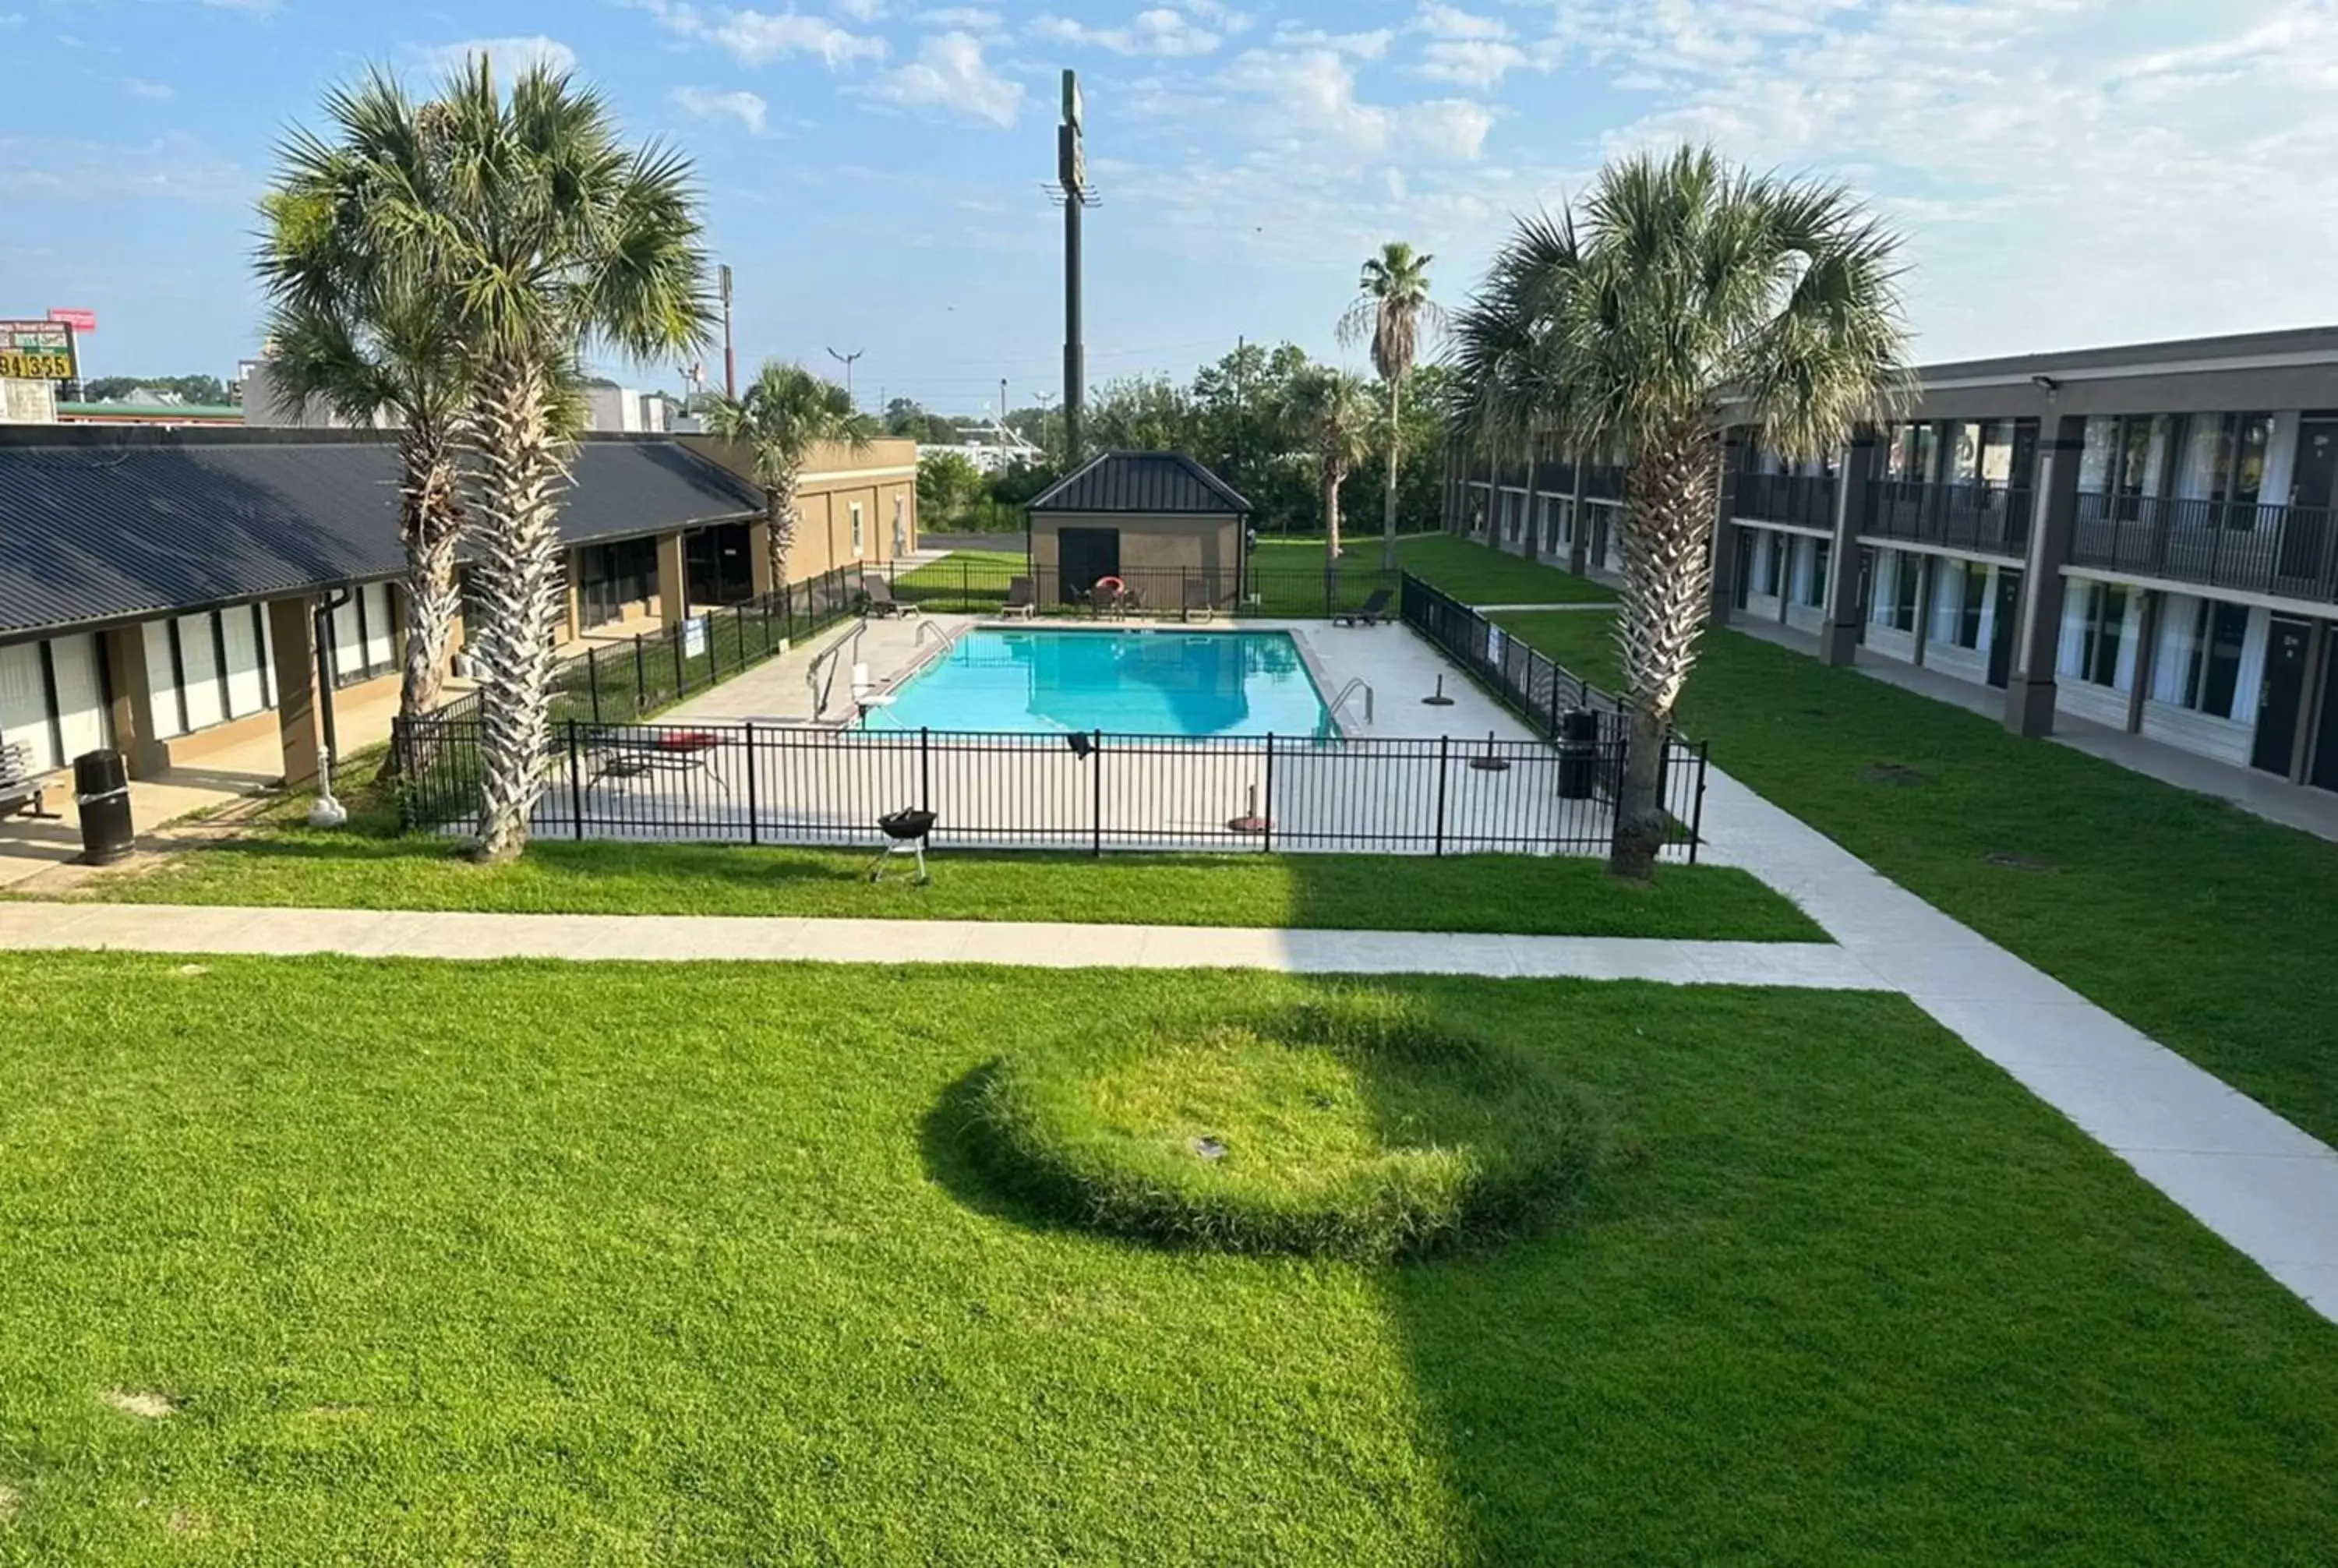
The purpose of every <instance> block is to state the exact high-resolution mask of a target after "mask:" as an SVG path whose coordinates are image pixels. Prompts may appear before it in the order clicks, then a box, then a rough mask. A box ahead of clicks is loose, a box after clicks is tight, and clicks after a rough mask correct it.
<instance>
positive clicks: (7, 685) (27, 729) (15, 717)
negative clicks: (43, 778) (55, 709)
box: [0, 642, 64, 773]
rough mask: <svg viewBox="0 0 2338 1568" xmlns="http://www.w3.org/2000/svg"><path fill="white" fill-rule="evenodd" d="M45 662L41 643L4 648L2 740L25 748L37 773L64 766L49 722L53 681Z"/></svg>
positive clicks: (0, 651)
mask: <svg viewBox="0 0 2338 1568" xmlns="http://www.w3.org/2000/svg"><path fill="white" fill-rule="evenodd" d="M41 663H42V661H41V645H40V644H39V643H38V642H14V643H11V644H9V645H8V646H7V647H5V648H0V740H4V741H8V742H11V743H14V744H15V745H20V746H22V747H24V748H25V751H26V752H27V753H29V754H30V756H31V757H32V761H33V770H34V772H36V773H45V772H47V771H48V770H49V769H52V768H61V767H63V766H64V759H63V758H61V757H59V756H58V755H57V752H58V750H59V748H58V746H57V740H56V732H55V731H54V730H52V729H51V728H50V725H49V681H48V676H47V675H46V673H45V672H44V671H43V670H42V668H41Z"/></svg>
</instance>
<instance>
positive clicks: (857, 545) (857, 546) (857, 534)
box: [852, 501, 863, 560]
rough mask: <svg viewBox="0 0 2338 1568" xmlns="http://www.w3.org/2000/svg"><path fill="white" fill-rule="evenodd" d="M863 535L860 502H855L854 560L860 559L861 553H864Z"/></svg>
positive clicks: (853, 505)
mask: <svg viewBox="0 0 2338 1568" xmlns="http://www.w3.org/2000/svg"><path fill="white" fill-rule="evenodd" d="M861 533H862V530H861V526H860V502H858V501H855V502H854V503H853V504H852V554H853V558H854V559H855V560H858V559H860V554H861V551H862V549H863V545H862V543H861Z"/></svg>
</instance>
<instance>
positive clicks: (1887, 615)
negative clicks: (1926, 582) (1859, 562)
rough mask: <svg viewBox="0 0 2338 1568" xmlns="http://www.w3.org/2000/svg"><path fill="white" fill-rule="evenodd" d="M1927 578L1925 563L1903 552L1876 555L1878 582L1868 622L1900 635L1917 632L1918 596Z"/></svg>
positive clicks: (1881, 552)
mask: <svg viewBox="0 0 2338 1568" xmlns="http://www.w3.org/2000/svg"><path fill="white" fill-rule="evenodd" d="M1923 577H1924V568H1923V563H1922V562H1921V561H1920V560H1919V559H1918V558H1917V557H1915V556H1913V555H1911V554H1907V553H1905V552H1904V551H1900V550H1879V551H1877V552H1876V553H1875V581H1874V593H1873V597H1872V600H1871V610H1870V612H1869V614H1868V619H1869V620H1870V621H1872V622H1874V623H1875V624H1876V625H1878V626H1889V627H1891V629H1892V630H1894V631H1896V632H1913V631H1914V630H1915V629H1916V595H1917V593H1919V592H1920V589H1921V586H1922V583H1923Z"/></svg>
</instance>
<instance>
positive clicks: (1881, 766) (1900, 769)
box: [1859, 762, 1926, 784]
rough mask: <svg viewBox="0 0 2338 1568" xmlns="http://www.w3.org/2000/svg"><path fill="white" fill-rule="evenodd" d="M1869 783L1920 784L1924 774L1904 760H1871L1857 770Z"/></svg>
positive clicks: (1923, 780)
mask: <svg viewBox="0 0 2338 1568" xmlns="http://www.w3.org/2000/svg"><path fill="white" fill-rule="evenodd" d="M1859 776H1860V777H1861V778H1862V779H1865V780H1866V781H1867V782H1868V783H1870V784H1922V783H1924V782H1926V779H1925V778H1924V776H1923V775H1922V774H1921V773H1920V772H1918V771H1917V770H1916V769H1913V768H1911V767H1909V766H1908V764H1906V763H1905V762H1871V763H1869V764H1868V765H1867V766H1866V767H1864V768H1862V769H1860V770H1859Z"/></svg>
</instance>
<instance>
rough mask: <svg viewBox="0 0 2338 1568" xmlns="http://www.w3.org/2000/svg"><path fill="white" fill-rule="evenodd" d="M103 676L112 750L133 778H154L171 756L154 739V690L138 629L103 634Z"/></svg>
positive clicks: (144, 646) (117, 627) (131, 628)
mask: <svg viewBox="0 0 2338 1568" xmlns="http://www.w3.org/2000/svg"><path fill="white" fill-rule="evenodd" d="M105 674H106V681H107V684H108V686H109V688H110V691H109V693H108V696H107V702H106V706H107V709H108V710H109V712H110V715H111V717H112V719H113V749H114V750H117V751H119V752H121V753H122V755H123V758H124V759H125V760H128V762H129V764H130V776H131V777H132V778H133V779H152V778H155V777H157V776H158V775H160V774H161V773H162V770H163V769H166V768H168V767H169V766H170V765H171V754H170V752H169V751H168V750H165V749H164V747H163V745H162V741H160V740H156V739H155V738H154V737H155V724H154V687H153V683H152V677H151V676H150V674H149V672H148V671H147V669H146V637H145V633H144V632H142V631H141V630H140V629H139V628H138V627H135V626H116V627H115V628H114V629H113V631H111V632H107V633H106V634H105Z"/></svg>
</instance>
